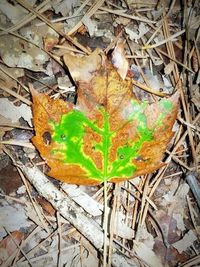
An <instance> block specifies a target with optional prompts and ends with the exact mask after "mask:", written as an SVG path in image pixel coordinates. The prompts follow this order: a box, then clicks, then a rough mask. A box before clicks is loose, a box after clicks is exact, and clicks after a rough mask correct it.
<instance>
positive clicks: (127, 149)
mask: <svg viewBox="0 0 200 267" xmlns="http://www.w3.org/2000/svg"><path fill="white" fill-rule="evenodd" d="M100 53H101V56H100V55H99V56H98V55H97V51H95V52H94V53H92V54H91V55H89V56H86V57H84V58H81V59H80V57H77V56H72V55H70V56H68V55H66V56H65V57H64V60H65V63H66V64H67V65H68V69H69V71H70V73H71V76H72V78H73V79H74V80H75V81H76V82H77V85H78V97H77V99H78V100H77V103H76V105H73V104H72V103H68V102H64V101H63V100H61V99H55V100H53V99H52V98H50V97H49V96H47V95H45V94H40V93H38V92H37V91H35V90H34V89H32V90H31V91H32V97H33V122H34V127H35V133H36V135H35V136H34V137H33V139H32V140H33V143H34V145H35V146H36V147H37V148H38V150H39V152H40V154H41V156H42V157H43V159H45V160H46V162H47V164H48V166H49V167H50V171H49V173H48V174H49V175H50V176H52V177H54V178H56V179H58V180H61V181H64V182H68V183H76V184H87V185H91V184H100V183H102V182H104V181H105V180H107V181H111V182H120V181H123V180H127V179H131V178H133V177H136V176H139V175H142V174H146V173H150V172H153V171H155V170H157V169H159V168H160V167H161V166H163V165H164V163H163V162H162V161H161V160H162V157H163V153H164V152H165V149H166V146H167V144H168V142H169V141H170V139H171V137H172V136H173V132H172V126H173V124H174V121H175V119H176V114H177V107H178V105H177V102H178V98H179V95H178V94H175V95H173V96H171V97H170V98H168V99H162V100H160V101H158V102H156V103H153V104H151V105H149V104H148V102H146V101H144V102H139V101H138V100H137V99H136V98H135V97H134V95H133V93H132V83H131V80H130V79H125V80H123V79H122V78H121V77H120V75H119V74H118V72H117V70H116V69H115V68H114V67H113V65H112V64H111V63H110V61H108V60H107V59H106V58H105V55H103V54H102V52H100ZM94 57H95V58H97V59H98V60H99V58H100V59H101V64H100V62H99V61H98V63H97V62H95V63H93V62H92V59H93V58H94ZM66 59H67V60H66ZM80 60H81V64H80ZM76 61H77V62H76ZM68 63H69V64H68ZM83 64H84V65H83ZM84 67H85V68H84ZM82 73H83V75H81V74H82Z"/></svg>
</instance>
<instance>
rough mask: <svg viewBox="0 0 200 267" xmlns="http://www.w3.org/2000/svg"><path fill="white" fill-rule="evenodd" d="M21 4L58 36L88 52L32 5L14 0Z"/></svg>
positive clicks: (87, 52) (21, 0)
mask: <svg viewBox="0 0 200 267" xmlns="http://www.w3.org/2000/svg"><path fill="white" fill-rule="evenodd" d="M16 1H17V2H18V3H19V4H20V5H21V6H23V7H24V8H26V9H27V10H28V11H29V12H31V13H33V14H34V15H35V16H37V17H38V18H39V19H41V20H42V21H43V22H45V23H46V24H47V25H48V26H49V27H50V28H52V29H53V30H54V31H55V32H57V33H58V34H59V35H60V36H62V37H64V38H65V39H66V40H67V41H69V42H71V43H72V44H73V45H75V46H76V47H78V48H79V49H80V50H82V51H84V52H85V53H86V54H89V53H90V51H89V50H88V49H87V48H85V47H84V46H82V45H81V44H80V43H79V42H77V41H76V40H74V39H73V38H72V37H70V36H68V35H67V34H65V33H64V32H62V31H59V30H57V29H56V27H55V26H54V25H53V23H51V22H50V21H49V20H48V19H47V18H46V17H45V16H43V15H42V14H40V13H39V12H37V11H36V10H35V9H34V8H32V6H31V5H30V4H29V3H27V2H25V1H23V0H16Z"/></svg>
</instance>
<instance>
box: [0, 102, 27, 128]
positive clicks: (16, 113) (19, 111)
mask: <svg viewBox="0 0 200 267" xmlns="http://www.w3.org/2000/svg"><path fill="white" fill-rule="evenodd" d="M0 115H1V116H3V117H5V118H7V119H10V120H11V121H12V122H13V123H17V122H18V121H19V119H20V118H21V117H22V118H24V120H25V121H27V122H28V123H29V125H30V126H32V122H31V119H32V114H31V108H30V107H29V106H28V105H26V104H21V105H20V106H15V105H14V104H13V103H12V102H10V101H9V100H8V99H7V98H1V99H0Z"/></svg>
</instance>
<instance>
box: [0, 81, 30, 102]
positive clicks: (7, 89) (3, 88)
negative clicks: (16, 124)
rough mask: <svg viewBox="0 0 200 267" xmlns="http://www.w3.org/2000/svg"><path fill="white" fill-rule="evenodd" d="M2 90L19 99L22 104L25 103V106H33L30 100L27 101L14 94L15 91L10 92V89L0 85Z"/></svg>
mask: <svg viewBox="0 0 200 267" xmlns="http://www.w3.org/2000/svg"><path fill="white" fill-rule="evenodd" d="M0 88H1V89H2V90H3V91H5V92H6V93H8V94H10V95H12V96H14V97H16V98H18V99H19V100H21V101H22V102H24V103H25V104H27V105H29V106H30V105H31V104H32V102H31V101H30V100H28V99H26V98H25V97H23V96H21V95H18V94H17V93H16V92H14V91H13V90H10V89H9V88H7V87H5V86H2V85H0Z"/></svg>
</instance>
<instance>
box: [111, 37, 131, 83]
mask: <svg viewBox="0 0 200 267" xmlns="http://www.w3.org/2000/svg"><path fill="white" fill-rule="evenodd" d="M112 63H113V65H114V66H115V68H117V71H118V73H119V75H120V76H121V78H122V79H123V80H124V79H125V78H126V75H127V71H128V68H129V63H128V60H127V59H126V57H125V52H124V43H122V42H119V43H118V44H117V45H116V47H115V49H114V51H113V53H112Z"/></svg>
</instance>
